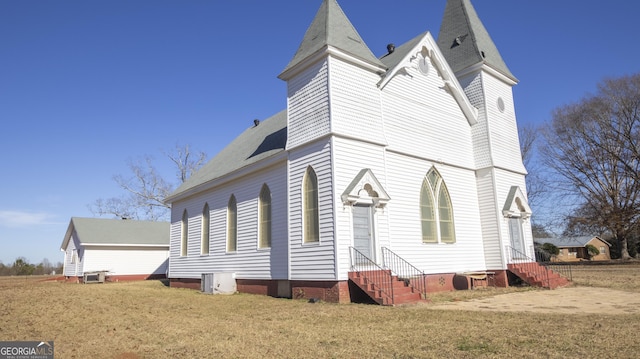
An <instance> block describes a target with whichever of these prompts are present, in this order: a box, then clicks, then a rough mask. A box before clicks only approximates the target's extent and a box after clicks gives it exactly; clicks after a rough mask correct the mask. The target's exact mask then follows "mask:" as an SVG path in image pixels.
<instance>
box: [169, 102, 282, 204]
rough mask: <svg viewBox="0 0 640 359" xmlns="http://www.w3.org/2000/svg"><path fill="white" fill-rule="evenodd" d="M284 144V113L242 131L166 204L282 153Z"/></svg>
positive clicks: (170, 197)
mask: <svg viewBox="0 0 640 359" xmlns="http://www.w3.org/2000/svg"><path fill="white" fill-rule="evenodd" d="M286 144H287V111H286V110H284V111H281V112H279V113H277V114H276V115H274V116H272V117H270V118H268V119H266V120H264V121H261V122H260V124H259V125H257V126H253V127H250V128H248V129H247V130H245V131H244V132H243V133H242V134H241V135H240V136H238V137H236V139H235V140H233V141H232V142H231V143H230V144H229V145H228V146H227V147H225V148H224V149H223V150H222V151H220V152H219V153H218V154H217V155H216V156H215V157H214V158H212V159H211V160H210V161H209V162H207V163H206V164H205V165H204V166H202V168H200V170H198V171H197V172H196V173H194V174H193V175H192V176H191V177H190V178H189V179H187V181H185V182H184V183H183V184H182V185H181V186H180V187H178V189H176V190H175V191H174V192H173V193H172V194H171V195H170V196H169V197H167V199H166V201H167V202H171V201H172V200H173V199H174V198H176V197H178V196H180V195H181V194H183V193H185V192H187V191H189V190H190V189H192V188H194V187H197V186H199V185H202V184H204V183H207V182H209V181H212V180H215V179H217V178H220V177H222V176H224V175H227V174H229V173H231V172H233V171H235V170H238V169H240V168H243V167H246V166H248V165H250V164H253V163H256V162H258V161H260V160H263V159H265V158H268V157H271V156H274V155H276V154H278V153H280V152H282V151H284V149H285V146H286Z"/></svg>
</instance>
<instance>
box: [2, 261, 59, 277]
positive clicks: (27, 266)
mask: <svg viewBox="0 0 640 359" xmlns="http://www.w3.org/2000/svg"><path fill="white" fill-rule="evenodd" d="M45 274H48V275H52V274H62V262H57V263H56V264H53V263H51V262H49V260H48V259H46V258H45V259H43V260H42V262H40V263H37V264H31V263H29V262H28V261H27V260H26V259H25V258H24V257H19V258H17V259H16V260H15V261H13V263H12V264H4V263H2V262H0V276H11V275H45Z"/></svg>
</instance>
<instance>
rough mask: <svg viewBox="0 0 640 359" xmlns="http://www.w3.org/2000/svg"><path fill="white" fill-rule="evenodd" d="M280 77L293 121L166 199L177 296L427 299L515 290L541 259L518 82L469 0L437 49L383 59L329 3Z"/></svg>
mask: <svg viewBox="0 0 640 359" xmlns="http://www.w3.org/2000/svg"><path fill="white" fill-rule="evenodd" d="M292 50H293V47H292ZM292 52H293V51H292ZM278 77H279V78H280V79H282V80H283V81H285V82H286V83H287V94H286V96H287V109H286V110H284V111H282V112H280V113H277V114H275V115H274V116H272V117H271V118H269V119H266V120H264V121H261V122H258V121H256V123H255V126H253V127H251V128H248V129H247V130H246V131H245V132H243V133H242V134H241V135H240V136H239V137H237V138H236V139H235V140H234V141H232V142H231V143H230V144H229V145H228V146H227V147H226V148H225V149H224V150H222V151H221V152H220V153H219V154H218V155H217V156H215V157H214V158H213V159H212V160H211V161H210V162H209V163H208V164H206V165H205V166H204V167H202V168H201V169H200V170H199V171H198V172H197V173H196V174H194V175H193V176H192V177H191V178H190V179H189V180H188V181H187V182H185V183H184V184H183V185H182V186H181V187H180V188H178V189H177V190H176V191H175V192H174V193H173V194H171V195H170V196H169V198H168V199H167V202H168V203H170V204H171V207H172V215H171V250H170V264H169V277H170V278H171V285H172V286H186V287H195V288H199V283H200V280H201V277H202V274H204V273H224V272H230V273H234V275H235V278H236V281H237V285H238V290H240V291H244V292H250V293H264V294H268V295H273V296H285V297H295V298H320V299H323V300H327V301H338V302H348V301H350V300H352V299H354V298H355V297H358V296H362V295H363V293H364V294H369V295H371V296H372V297H373V294H372V293H373V291H372V290H371V288H372V287H376V286H377V288H379V289H380V290H381V291H387V292H389V291H391V292H393V290H394V289H393V288H392V287H389V288H386V287H385V284H384V283H382V282H384V281H385V280H386V279H384V278H383V277H384V276H385V275H387V274H389V273H391V274H392V275H396V276H400V277H401V278H404V279H407V278H409V279H410V280H404V281H402V283H403V284H409V282H411V284H413V282H417V281H419V280H418V279H417V278H422V279H424V282H425V283H426V287H427V292H428V291H435V290H444V289H453V288H454V287H457V284H456V283H455V281H456V277H459V276H460V275H465V274H469V273H473V274H474V275H476V276H477V275H480V276H482V275H483V274H487V273H490V274H492V279H493V281H494V282H495V284H496V285H507V273H508V272H509V264H510V263H511V260H512V257H513V256H514V253H516V254H517V256H518V257H522V258H524V257H525V256H528V257H530V258H533V257H534V253H533V240H532V235H531V228H530V222H529V218H530V216H531V210H530V208H529V206H528V205H527V197H526V188H525V174H526V171H525V168H524V166H523V164H522V159H521V154H520V147H519V140H518V131H517V126H516V115H515V113H514V105H513V96H512V86H514V85H515V84H516V83H517V79H516V78H515V77H514V75H513V74H512V73H511V72H510V71H509V68H508V67H507V66H506V64H505V63H504V61H503V59H502V57H501V56H500V53H499V52H498V50H497V48H496V46H495V45H494V43H493V41H492V40H491V37H490V36H489V34H488V32H487V31H486V29H485V27H484V26H483V24H482V22H481V21H480V19H479V18H478V16H477V14H476V12H475V10H474V8H473V6H472V5H471V2H470V0H448V1H447V5H446V9H445V13H444V18H443V21H442V27H441V28H440V33H439V36H438V40H435V39H434V38H433V36H432V34H431V33H430V32H424V33H422V34H419V35H417V36H416V37H414V38H413V39H411V40H409V41H408V42H406V43H405V44H402V45H400V46H393V45H389V48H388V53H387V54H386V55H384V56H382V57H381V58H377V57H375V56H374V55H373V54H372V52H371V50H370V49H369V48H368V47H367V45H366V44H365V42H364V40H363V39H362V38H361V37H360V35H359V34H358V32H357V31H356V29H355V28H354V27H353V25H352V24H351V22H350V21H349V19H348V18H347V17H346V15H345V14H344V13H343V11H342V9H341V8H340V6H339V5H338V3H337V2H336V0H323V1H322V4H321V7H320V9H319V11H318V13H317V14H316V16H315V18H314V19H313V21H312V22H311V25H310V26H309V28H308V29H307V32H306V33H305V35H304V37H303V39H302V43H301V44H300V46H299V47H298V50H297V52H296V53H295V55H294V56H293V59H292V60H291V62H290V63H289V64H287V65H286V67H285V68H284V70H283V71H282V73H281V74H280V75H279V76H278ZM283 95H284V94H283ZM394 266H396V267H397V268H400V267H410V268H411V270H412V271H413V272H412V274H406V273H405V274H403V273H401V269H396V268H395V267H394ZM362 276H365V277H366V276H368V277H369V278H368V279H367V280H365V281H360V279H358V278H360V277H362ZM364 282H367V283H369V284H370V285H369V287H367V285H363V283H364ZM385 288H386V289H385ZM395 291H396V292H399V289H397V288H396V289H395ZM377 295H378V296H379V295H380V293H378V294H377ZM386 295H391V294H389V293H387V294H386ZM374 300H376V299H375V298H374ZM385 303H386V301H385ZM396 303H398V302H397V301H396Z"/></svg>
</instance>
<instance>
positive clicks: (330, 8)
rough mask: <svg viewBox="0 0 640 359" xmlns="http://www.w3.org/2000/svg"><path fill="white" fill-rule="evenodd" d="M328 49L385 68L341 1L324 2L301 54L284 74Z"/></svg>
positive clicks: (309, 29) (298, 52) (296, 56)
mask: <svg viewBox="0 0 640 359" xmlns="http://www.w3.org/2000/svg"><path fill="white" fill-rule="evenodd" d="M326 46H331V47H334V48H337V49H339V50H341V51H343V52H345V53H348V54H350V55H352V56H355V57H357V58H359V59H360V60H363V61H366V62H368V63H370V64H374V65H377V66H380V67H382V68H384V67H385V66H384V64H383V63H382V62H380V60H378V58H376V57H375V55H373V53H372V52H371V50H370V49H369V47H367V45H366V44H365V43H364V41H363V40H362V38H361V37H360V35H359V34H358V32H357V31H356V29H355V28H354V27H353V25H352V24H351V21H349V19H348V18H347V16H346V15H345V14H344V12H343V11H342V9H341V8H340V5H338V2H337V1H336V0H323V1H322V5H321V6H320V9H319V10H318V12H317V13H316V16H315V18H314V19H313V22H312V23H311V25H310V26H309V28H308V29H307V32H306V33H305V34H304V38H303V39H302V43H301V44H300V47H299V48H298V51H297V52H296V54H295V55H294V56H293V59H292V60H291V62H289V64H288V65H287V67H285V69H284V70H283V71H282V73H285V72H286V71H287V70H289V69H291V68H292V67H294V66H296V65H298V64H299V63H300V62H302V61H304V60H305V59H307V58H309V57H310V56H312V55H313V54H315V53H316V52H318V51H320V50H322V49H323V48H325V47H326ZM281 75H282V74H281Z"/></svg>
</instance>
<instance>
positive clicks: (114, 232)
mask: <svg viewBox="0 0 640 359" xmlns="http://www.w3.org/2000/svg"><path fill="white" fill-rule="evenodd" d="M74 231H75V232H76V233H77V236H78V238H77V239H78V240H79V241H80V243H81V244H87V245H91V244H94V245H98V244H101V245H116V246H117V245H127V246H134V245H140V246H166V247H169V223H168V222H154V221H135V220H121V219H104V218H80V217H73V218H71V222H70V223H69V227H68V229H67V232H66V234H65V237H64V240H63V241H62V246H61V248H62V249H63V250H64V249H65V248H66V247H67V243H68V242H69V239H70V238H71V235H72V234H73V232H74Z"/></svg>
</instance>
